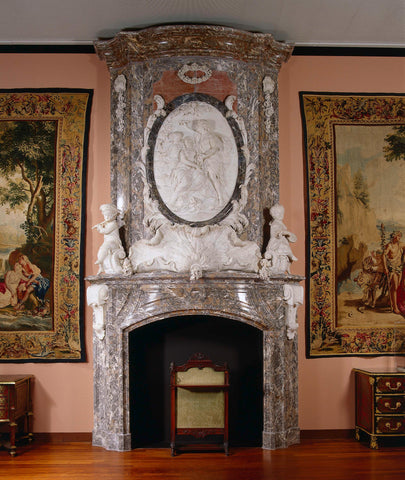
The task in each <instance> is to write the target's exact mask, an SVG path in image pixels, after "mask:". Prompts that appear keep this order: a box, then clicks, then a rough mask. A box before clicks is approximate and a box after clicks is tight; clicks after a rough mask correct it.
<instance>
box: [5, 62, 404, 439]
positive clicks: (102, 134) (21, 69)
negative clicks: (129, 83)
mask: <svg viewBox="0 0 405 480" xmlns="http://www.w3.org/2000/svg"><path fill="white" fill-rule="evenodd" d="M0 72H1V77H0V88H24V87H30V88H40V87H41V88H42V87H49V88H51V87H65V88H68V87H70V88H93V89H94V99H93V108H92V117H91V131H90V143H89V162H88V185H87V208H86V214H87V224H86V234H87V237H86V260H85V261H86V266H85V274H86V275H92V274H95V273H96V268H95V265H94V261H95V258H96V254H97V250H98V248H99V246H100V244H101V241H102V239H101V238H100V235H99V234H97V232H94V231H93V230H92V229H91V226H92V225H94V224H95V223H97V222H99V221H100V213H99V211H98V207H99V205H101V204H102V203H107V202H109V201H110V196H109V191H110V190H109V176H110V167H109V138H110V133H109V74H108V70H107V67H106V66H105V64H104V63H103V62H101V61H99V60H98V59H97V57H96V56H95V55H86V54H82V55H73V54H72V55H69V54H63V55H50V54H33V55H25V54H16V55H14V54H1V55H0ZM404 80H405V60H404V59H400V58H350V57H329V58H328V57H292V59H291V60H290V61H289V62H288V64H286V65H285V66H284V67H283V68H282V70H281V73H280V200H281V203H282V204H283V205H284V206H285V208H286V217H285V219H286V223H287V225H288V227H289V229H291V230H292V231H293V232H295V233H296V234H297V235H298V238H299V239H301V240H302V241H301V242H298V243H297V244H296V245H295V248H294V253H295V254H296V256H297V257H298V258H299V261H298V262H297V263H296V264H295V265H294V266H293V273H297V274H301V275H305V266H304V259H305V250H304V242H303V239H304V236H305V224H304V171H303V153H302V134H301V119H300V112H299V101H298V92H299V91H300V90H312V91H334V92H340V91H342V92H343V91H349V92H355V91H356V92H401V91H404V90H405V84H404ZM304 313H305V309H304V307H301V308H300V311H299V323H300V328H299V409H300V427H301V429H304V430H309V429H339V428H344V429H346V428H353V426H354V413H353V411H354V406H353V405H354V398H353V397H354V392H353V381H352V378H351V369H352V368H353V367H367V366H372V365H373V366H385V365H391V364H392V365H395V364H396V360H395V359H394V358H391V357H390V358H383V357H381V358H376V359H362V358H356V357H347V358H343V359H341V358H340V359H313V360H307V359H305V342H304V340H305V331H304V317H305V315H304ZM91 323H92V311H91V309H89V308H88V307H86V309H85V330H86V348H87V357H88V360H87V362H86V363H78V364H74V363H59V364H58V363H54V364H35V363H24V364H0V373H32V374H34V375H35V379H36V380H35V393H34V411H35V416H34V430H35V431H36V432H90V431H91V430H92V426H93V425H92V423H93V422H92V417H93V413H92V405H93V376H92V340H91V337H92V332H91Z"/></svg>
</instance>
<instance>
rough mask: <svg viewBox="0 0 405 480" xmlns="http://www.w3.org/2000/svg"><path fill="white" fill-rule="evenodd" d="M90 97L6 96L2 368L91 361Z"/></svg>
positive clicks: (0, 236) (0, 214) (1, 177)
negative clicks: (86, 312)
mask: <svg viewBox="0 0 405 480" xmlns="http://www.w3.org/2000/svg"><path fill="white" fill-rule="evenodd" d="M91 102H92V91H91V90H81V89H80V90H79V89H75V90H49V89H48V90H12V91H11V90H2V91H0V361H14V362H24V361H30V362H32V361H83V360H84V359H85V350H84V345H83V338H82V336H83V325H82V323H81V318H82V315H81V311H82V290H83V285H82V284H83V278H82V270H83V264H82V248H83V238H84V223H83V221H84V214H83V205H84V201H85V185H86V178H85V175H86V161H87V144H88V130H89V119H90V110H91Z"/></svg>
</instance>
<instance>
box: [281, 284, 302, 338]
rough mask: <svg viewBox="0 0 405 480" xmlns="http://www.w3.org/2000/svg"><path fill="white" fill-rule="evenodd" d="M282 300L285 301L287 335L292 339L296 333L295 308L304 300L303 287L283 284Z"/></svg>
mask: <svg viewBox="0 0 405 480" xmlns="http://www.w3.org/2000/svg"><path fill="white" fill-rule="evenodd" d="M284 300H285V301H286V302H287V308H286V325H287V337H288V339H289V340H293V339H294V337H295V336H296V334H297V329H298V322H297V308H298V307H299V305H302V303H303V301H304V289H303V287H301V286H299V285H284Z"/></svg>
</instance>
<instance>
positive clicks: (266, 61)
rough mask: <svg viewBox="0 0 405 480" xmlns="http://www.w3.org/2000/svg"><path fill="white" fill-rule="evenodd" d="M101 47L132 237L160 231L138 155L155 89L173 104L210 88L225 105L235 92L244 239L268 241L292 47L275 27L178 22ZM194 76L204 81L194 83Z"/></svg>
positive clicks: (114, 190) (115, 166)
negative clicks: (242, 151)
mask: <svg viewBox="0 0 405 480" xmlns="http://www.w3.org/2000/svg"><path fill="white" fill-rule="evenodd" d="M95 48H96V51H97V53H98V55H99V56H100V58H101V59H103V60H105V61H106V62H107V65H108V67H109V69H110V75H111V195H112V201H113V203H114V204H116V205H117V207H118V208H119V209H120V210H121V211H122V212H125V218H124V221H125V224H126V225H127V229H126V231H125V235H126V244H127V245H128V246H130V245H133V244H134V243H135V242H136V241H138V240H141V239H145V238H149V237H151V236H153V234H152V233H151V232H150V229H149V227H148V225H145V224H144V217H145V206H144V182H143V178H142V176H141V175H140V174H139V169H138V166H139V163H137V162H138V161H139V160H141V153H142V149H143V147H145V133H146V131H145V128H146V127H147V123H148V119H151V118H153V114H154V113H156V112H157V110H158V105H157V104H156V101H155V95H159V96H161V97H162V99H163V100H164V103H165V105H170V104H171V102H172V101H173V100H175V99H176V98H177V97H179V96H181V95H184V94H187V95H191V94H205V95H209V96H211V97H214V98H215V99H216V100H218V101H220V102H223V103H224V108H225V100H226V98H227V97H230V96H233V97H235V98H234V100H235V101H234V105H233V111H234V113H235V114H237V115H238V117H239V118H240V119H241V120H242V121H243V123H244V128H245V131H246V136H247V138H246V144H247V148H248V151H249V163H250V165H251V167H250V168H251V175H250V179H249V183H248V185H247V198H246V206H245V207H244V214H245V215H246V217H247V219H248V225H247V226H246V229H245V232H244V238H245V239H246V240H248V241H253V242H255V243H257V244H258V245H259V247H260V248H261V247H262V243H263V226H264V223H265V220H264V216H263V211H264V210H265V209H269V208H270V207H271V206H272V205H274V204H275V203H278V202H279V162H278V73H279V70H280V68H281V66H282V64H283V63H284V62H286V61H287V60H288V59H289V57H290V55H291V52H292V49H293V46H292V45H289V44H285V43H281V42H277V41H276V40H275V39H274V38H273V36H272V35H271V34H262V33H251V32H246V31H241V30H236V29H233V28H227V27H221V26H211V25H171V26H161V27H152V28H146V29H143V30H137V31H122V32H120V33H118V34H117V35H116V36H115V37H114V38H113V39H111V40H103V41H98V42H96V43H95ZM195 70H198V71H197V72H195ZM194 75H198V77H196V76H194ZM187 78H189V79H191V80H189V83H187V82H186V81H184V79H187ZM195 78H198V79H199V80H201V79H203V80H204V81H201V82H200V83H193V81H195Z"/></svg>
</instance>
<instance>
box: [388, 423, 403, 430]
mask: <svg viewBox="0 0 405 480" xmlns="http://www.w3.org/2000/svg"><path fill="white" fill-rule="evenodd" d="M385 426H386V427H387V428H388V430H391V431H393V432H394V431H395V430H399V429H400V428H401V426H402V423H401V422H397V426H396V427H392V426H391V424H390V423H389V422H387V423H386V424H385Z"/></svg>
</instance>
